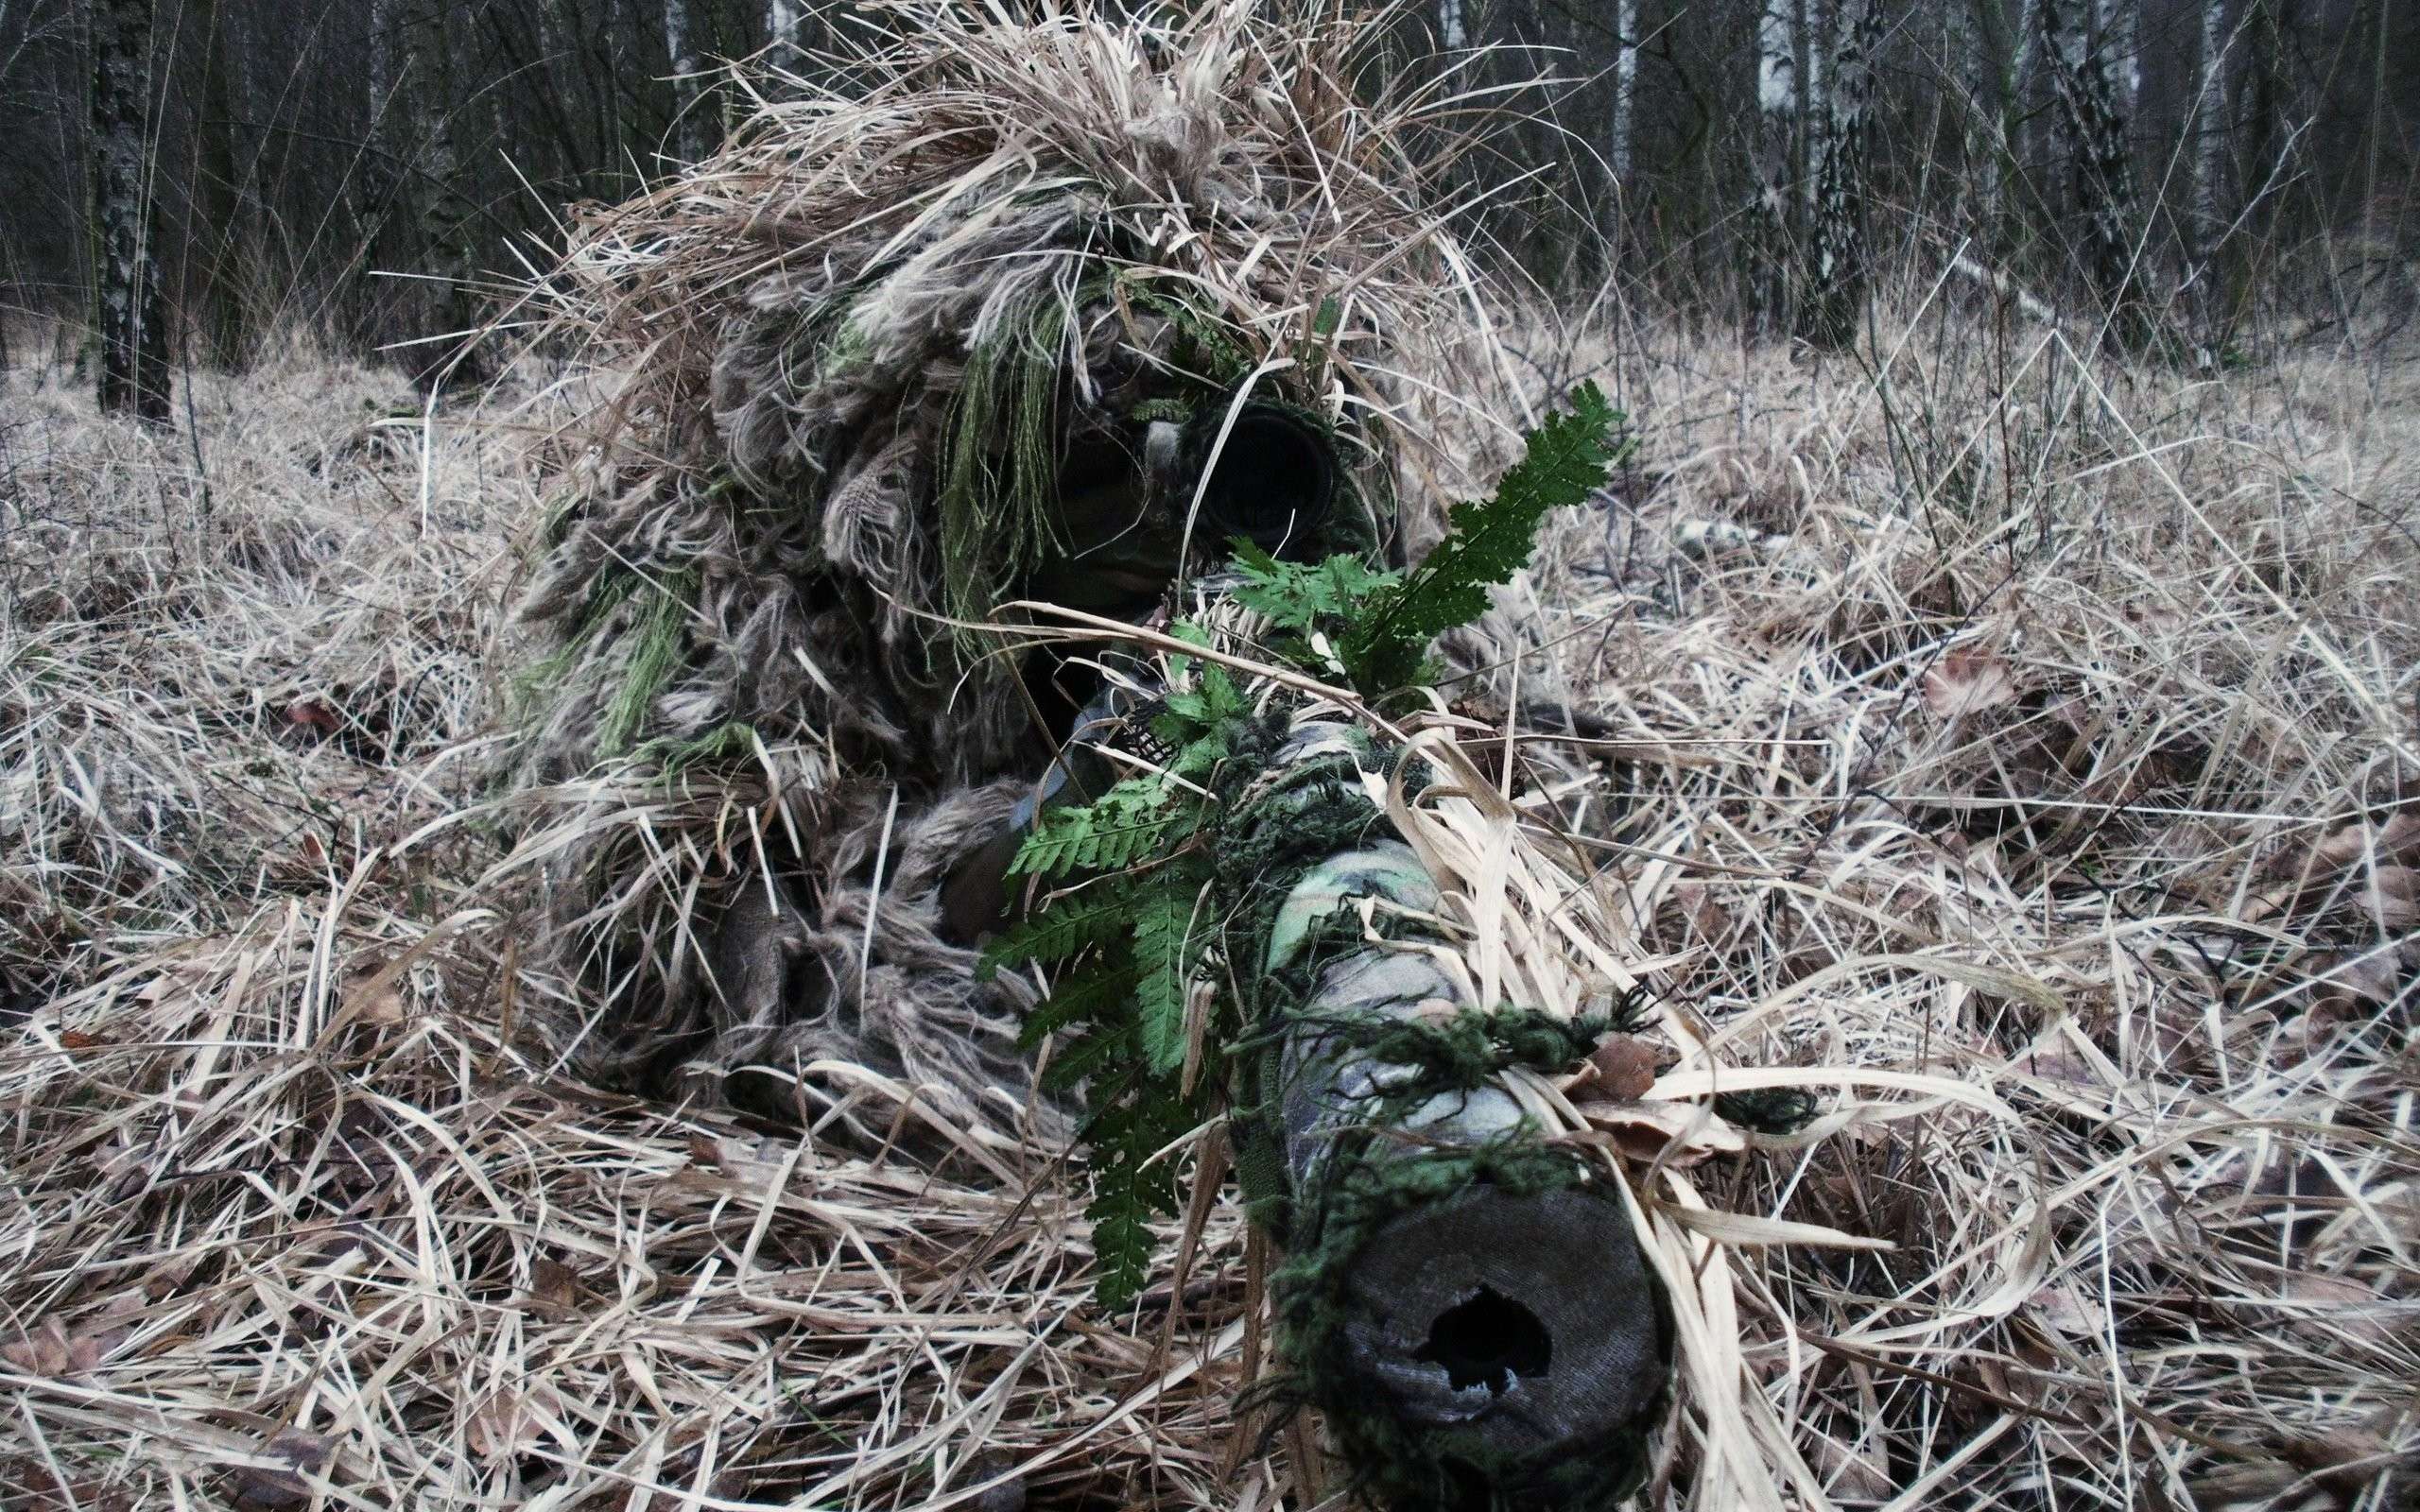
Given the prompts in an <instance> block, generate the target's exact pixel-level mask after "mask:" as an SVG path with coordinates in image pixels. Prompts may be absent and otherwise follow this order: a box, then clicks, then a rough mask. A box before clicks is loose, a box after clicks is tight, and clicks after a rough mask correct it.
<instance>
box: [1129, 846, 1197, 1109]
mask: <svg viewBox="0 0 2420 1512" xmlns="http://www.w3.org/2000/svg"><path fill="white" fill-rule="evenodd" d="M1192 923H1193V900H1192V899H1191V898H1190V897H1187V896H1185V895H1184V894H1183V893H1181V892H1178V891H1176V890H1174V889H1172V888H1167V887H1159V888H1154V889H1152V891H1151V892H1150V893H1149V894H1148V895H1146V896H1145V897H1144V899H1143V900H1142V906H1141V907H1140V908H1139V909H1138V910H1137V911H1136V913H1135V915H1134V1016H1135V1022H1136V1025H1137V1027H1138V1028H1139V1029H1140V1030H1141V1032H1142V1038H1143V1055H1144V1058H1145V1060H1146V1061H1147V1063H1148V1064H1149V1065H1150V1069H1151V1074H1153V1075H1155V1076H1165V1075H1167V1074H1168V1073H1170V1072H1172V1071H1175V1070H1176V1069H1177V1068H1178V1067H1180V1066H1182V1065H1184V1050H1185V1034H1184V997H1185V984H1186V981H1187V979H1188V978H1189V977H1190V976H1191V975H1192V971H1191V966H1192V958H1191V954H1190V953H1189V952H1188V950H1187V940H1186V938H1185V935H1186V932H1187V930H1188V929H1189V928H1190V927H1191V926H1192Z"/></svg>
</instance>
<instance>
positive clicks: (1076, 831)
mask: <svg viewBox="0 0 2420 1512" xmlns="http://www.w3.org/2000/svg"><path fill="white" fill-rule="evenodd" d="M1173 797H1174V788H1173V786H1172V784H1171V783H1170V782H1168V780H1167V778H1165V777H1162V776H1159V775H1157V774H1154V775H1152V776H1149V777H1130V778H1127V779H1126V780H1125V781H1123V782H1119V783H1117V784H1116V785H1115V787H1112V788H1111V789H1110V790H1109V791H1108V792H1106V793H1104V794H1102V795H1101V796H1100V798H1099V799H1097V800H1095V801H1094V802H1091V803H1087V804H1083V805H1080V806H1079V805H1068V806H1064V807H1060V808H1054V809H1046V810H1044V811H1043V813H1042V815H1041V816H1039V817H1038V818H1036V819H1035V820H1034V825H1033V829H1032V831H1031V832H1030V833H1028V834H1027V835H1026V837H1025V843H1024V844H1023V845H1020V846H1019V847H1018V848H1017V853H1016V855H1015V856H1014V857H1013V858H1011V860H1010V862H1009V874H1010V875H1011V876H1017V877H1046V878H1052V877H1066V876H1072V875H1075V874H1077V873H1080V872H1088V871H1119V870H1123V869H1125V868H1128V867H1132V866H1134V865H1136V864H1137V863H1139V862H1141V861H1144V860H1146V859H1148V858H1150V856H1152V855H1154V854H1157V853H1158V850H1159V843H1160V842H1161V841H1162V840H1163V839H1165V838H1167V836H1168V834H1169V833H1171V832H1172V831H1174V830H1175V829H1176V828H1177V826H1178V825H1179V824H1180V823H1181V822H1182V821H1183V820H1184V817H1185V806H1184V804H1182V803H1179V802H1175V801H1172V799H1173ZM1188 833H1189V832H1188Z"/></svg>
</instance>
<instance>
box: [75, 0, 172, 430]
mask: <svg viewBox="0 0 2420 1512" xmlns="http://www.w3.org/2000/svg"><path fill="white" fill-rule="evenodd" d="M151 5H152V0H98V3H97V4H95V7H94V9H93V50H92V60H93V136H92V148H91V151H92V184H93V221H94V227H95V232H96V236H95V240H96V241H97V243H98V244H99V246H98V250H99V266H97V267H96V268H95V270H94V271H95V277H94V283H93V286H94V289H95V293H96V294H97V296H98V301H97V302H98V304H99V311H98V313H99V316H100V343H101V352H100V356H101V364H100V367H101V382H100V402H101V408H102V410H103V411H104V412H106V413H111V414H120V415H131V416H133V417H134V418H135V419H137V420H141V421H148V422H150V423H152V424H155V425H164V424H166V423H167V421H168V304H167V300H166V298H165V296H164V293H163V291H162V289H161V285H160V214H159V206H158V204H157V202H156V201H155V200H154V199H153V198H152V195H151V185H150V168H151V153H150V146H151V133H150V124H151Z"/></svg>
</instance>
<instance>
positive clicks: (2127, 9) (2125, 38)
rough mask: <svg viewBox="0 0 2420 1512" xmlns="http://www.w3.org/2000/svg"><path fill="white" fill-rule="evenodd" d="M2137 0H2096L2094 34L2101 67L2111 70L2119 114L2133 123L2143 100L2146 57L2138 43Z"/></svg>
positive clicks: (2110, 74)
mask: <svg viewBox="0 0 2420 1512" xmlns="http://www.w3.org/2000/svg"><path fill="white" fill-rule="evenodd" d="M2135 4H2136V0H2093V10H2094V16H2093V22H2094V26H2093V29H2094V32H2095V34H2096V36H2097V39H2098V40H2097V43H2096V46H2097V49H2098V51H2099V53H2100V59H2101V64H2102V66H2103V67H2104V68H2106V69H2107V70H2108V71H2109V77H2110V82H2111V84H2112V86H2113V91H2112V92H2113V94H2114V95H2115V97H2116V99H2117V102H2118V113H2119V115H2121V116H2122V117H2123V118H2124V119H2126V120H2127V121H2129V122H2131V121H2133V120H2134V118H2135V106H2136V104H2137V102H2139V101H2140V100H2141V99H2142V97H2143V54H2142V49H2141V48H2140V47H2139V46H2138V45H2137V43H2136V38H2135Z"/></svg>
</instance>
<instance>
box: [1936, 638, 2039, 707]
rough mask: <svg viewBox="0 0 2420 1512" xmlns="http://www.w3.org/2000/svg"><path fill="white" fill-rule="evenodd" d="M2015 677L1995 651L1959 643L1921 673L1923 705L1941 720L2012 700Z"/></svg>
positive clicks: (2014, 697) (2014, 696)
mask: <svg viewBox="0 0 2420 1512" xmlns="http://www.w3.org/2000/svg"><path fill="white" fill-rule="evenodd" d="M2016 694H2017V688H2016V676H2015V674H2014V673H2013V672H2011V671H2010V670H2009V665H2008V662H2007V661H2006V660H2004V659H2003V658H2002V657H2001V656H2000V655H1999V654H1998V653H1997V652H1996V651H1985V650H1980V649H1978V648H1975V647H1971V646H1961V647H1959V648H1957V649H1955V650H1951V651H1946V652H1944V653H1943V654H1942V658H1941V660H1940V661H1939V662H1934V663H1933V665H1932V666H1931V668H1930V669H1929V670H1927V672H1926V673H1925V676H1924V699H1925V707H1926V708H1927V709H1929V710H1931V711H1932V712H1933V713H1935V714H1937V715H1939V716H1940V717H1942V718H1944V719H1956V718H1958V717H1959V716H1960V715H1962V714H1971V713H1980V712H1981V711H1983V710H1985V709H1997V708H1999V707H2000V706H2001V705H2003V704H2011V703H2014V702H2015V701H2016Z"/></svg>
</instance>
